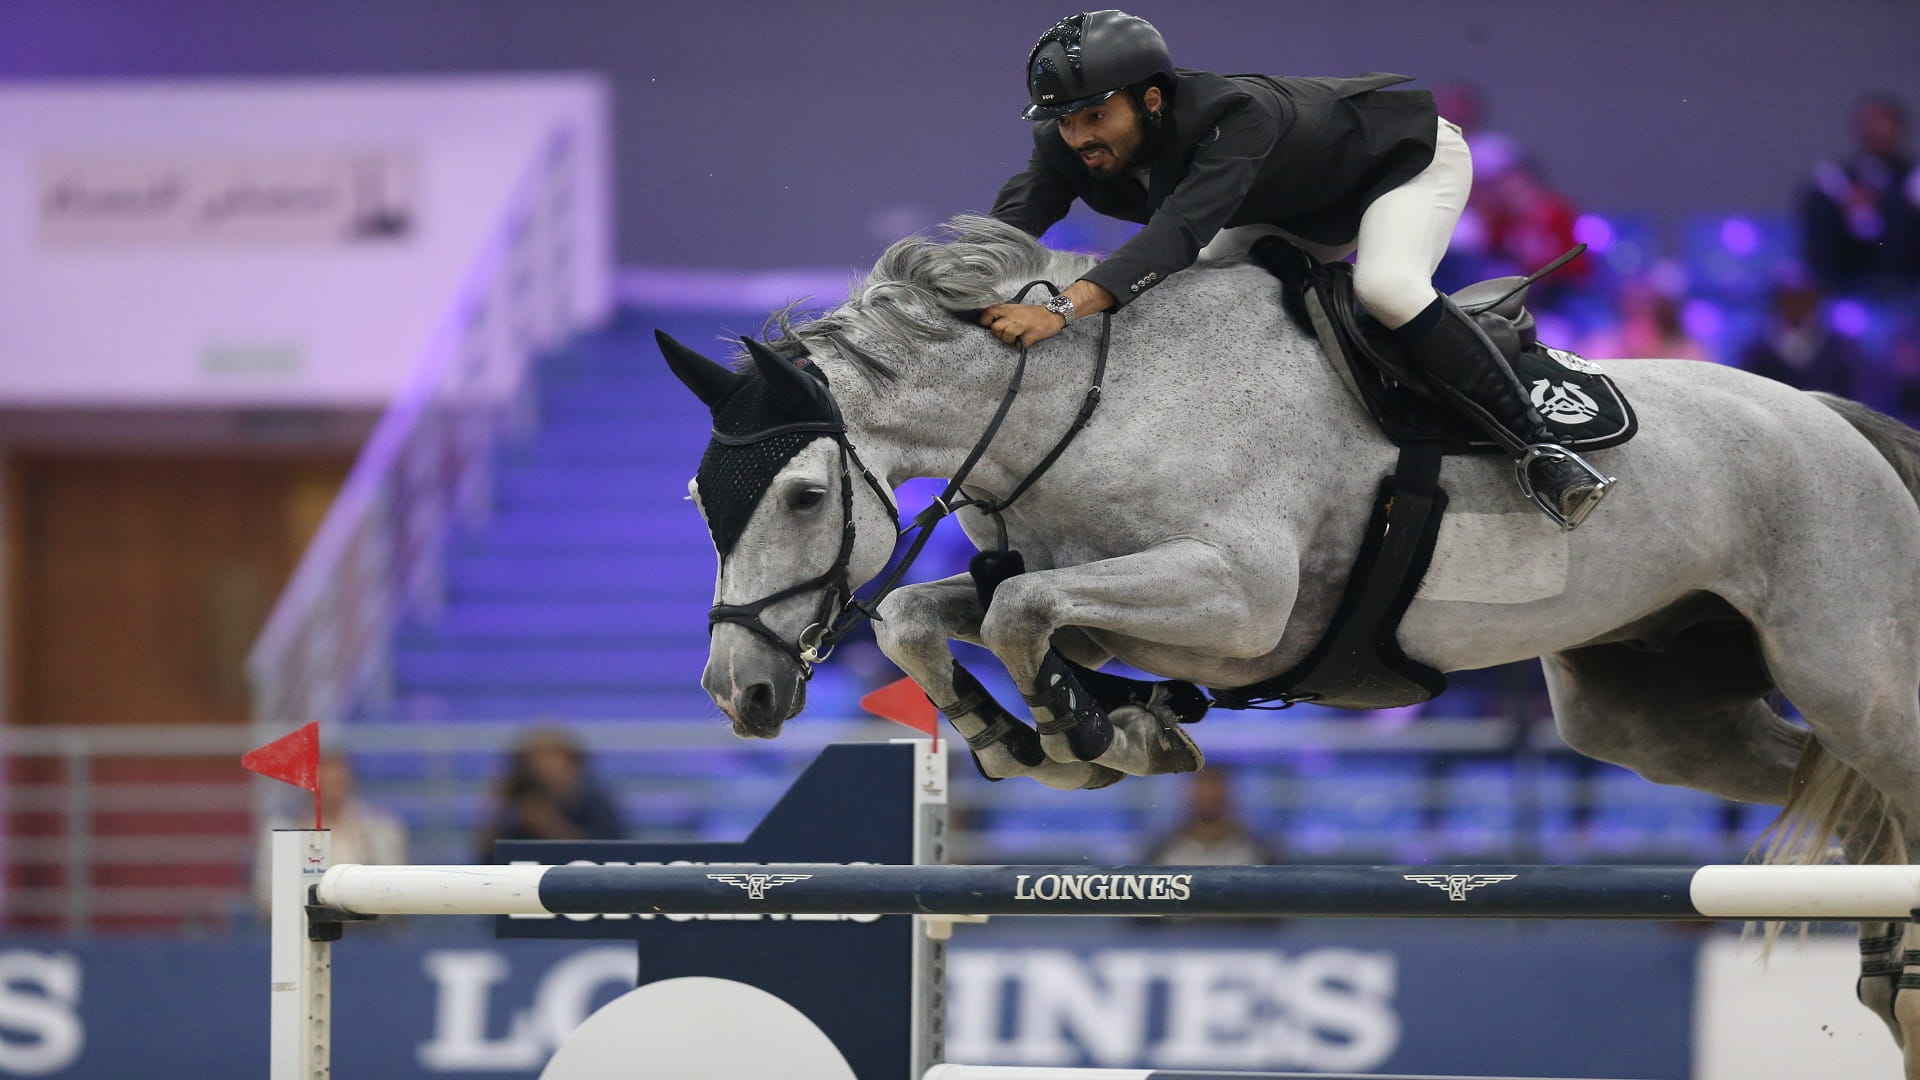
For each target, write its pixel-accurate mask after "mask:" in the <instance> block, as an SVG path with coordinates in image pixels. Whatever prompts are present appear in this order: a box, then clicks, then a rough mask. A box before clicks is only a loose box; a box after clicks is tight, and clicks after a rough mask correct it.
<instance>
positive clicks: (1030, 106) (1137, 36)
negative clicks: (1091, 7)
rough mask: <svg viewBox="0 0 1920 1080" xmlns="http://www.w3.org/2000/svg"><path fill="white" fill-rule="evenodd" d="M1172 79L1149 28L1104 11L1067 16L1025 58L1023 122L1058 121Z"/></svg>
mask: <svg viewBox="0 0 1920 1080" xmlns="http://www.w3.org/2000/svg"><path fill="white" fill-rule="evenodd" d="M1155 80H1158V81H1161V82H1164V83H1167V84H1169V85H1170V84H1171V83H1172V81H1173V58H1172V57H1171V56H1169V55H1168V54H1167V43H1166V41H1165V40H1164V39H1163V38H1161V36H1160V31H1158V30H1155V29H1154V28H1153V24H1152V23H1150V22H1148V21H1147V20H1145V19H1142V18H1140V17H1139V16H1137V15H1129V14H1127V13H1126V12H1124V11H1116V10H1114V9H1112V8H1108V9H1107V10H1105V11H1089V12H1086V13H1084V14H1080V15H1069V16H1067V17H1066V18H1064V19H1061V20H1060V21H1059V22H1057V23H1054V24H1053V25H1052V26H1051V27H1048V28H1047V32H1046V33H1044V34H1041V35H1040V40H1039V41H1037V42H1035V43H1034V46H1033V51H1032V52H1030V53H1028V54H1027V108H1026V111H1025V112H1023V113H1021V114H1020V116H1021V119H1023V120H1058V119H1059V118H1060V117H1062V116H1065V115H1067V114H1068V113H1074V112H1079V111H1080V110H1081V109H1084V108H1086V107H1088V106H1089V105H1097V104H1099V103H1100V102H1102V101H1105V100H1106V99H1108V98H1110V97H1112V96H1113V95H1115V94H1117V93H1120V92H1121V91H1123V90H1130V89H1133V88H1135V87H1138V86H1140V85H1141V84H1143V83H1147V82H1151V81H1155Z"/></svg>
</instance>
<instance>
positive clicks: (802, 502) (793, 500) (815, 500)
mask: <svg viewBox="0 0 1920 1080" xmlns="http://www.w3.org/2000/svg"><path fill="white" fill-rule="evenodd" d="M826 497H827V492H826V489H825V488H814V487H810V488H794V489H793V490H792V491H789V492H787V509H789V510H811V509H813V508H814V507H816V506H819V505H820V500H821V499H824V498H826Z"/></svg>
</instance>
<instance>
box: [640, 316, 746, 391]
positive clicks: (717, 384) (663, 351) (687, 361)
mask: <svg viewBox="0 0 1920 1080" xmlns="http://www.w3.org/2000/svg"><path fill="white" fill-rule="evenodd" d="M653 340H654V341H655V342H657V343H658V344H659V346H660V355H661V356H664V357H666V358H667V366H668V367H670V368H672V369H673V374H674V377H675V378H677V379H679V380H680V381H681V382H682V383H684V384H686V387H687V389H689V390H691V391H693V394H694V396H695V397H697V398H699V399H700V403H701V404H703V405H705V406H706V407H707V408H708V409H718V408H719V407H720V405H721V403H722V402H724V401H726V400H727V398H728V397H729V396H731V395H732V394H733V392H734V390H735V389H737V388H738V387H739V385H740V376H739V375H737V374H735V373H734V372H732V371H730V370H728V369H727V368H725V367H723V366H722V365H720V364H716V363H714V362H713V361H711V360H709V359H707V358H706V357H704V356H701V355H700V354H699V353H697V352H694V351H693V350H692V349H689V348H687V347H686V346H685V345H682V344H680V343H679V342H677V341H675V340H673V338H672V336H671V335H669V334H668V333H667V332H666V331H664V330H655V331H654V332H653Z"/></svg>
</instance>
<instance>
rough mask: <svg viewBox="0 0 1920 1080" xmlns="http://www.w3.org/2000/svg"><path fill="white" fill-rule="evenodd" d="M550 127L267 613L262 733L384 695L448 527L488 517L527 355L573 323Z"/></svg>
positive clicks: (566, 208)
mask: <svg viewBox="0 0 1920 1080" xmlns="http://www.w3.org/2000/svg"><path fill="white" fill-rule="evenodd" d="M571 145H572V143H571V140H570V139H569V138H568V137H567V136H566V134H565V133H564V132H559V133H556V134H555V135H554V136H553V137H552V138H551V139H550V140H549V142H548V144H547V146H546V148H545V149H544V151H543V152H542V153H541V154H540V155H538V157H537V159H536V160H534V161H532V162H530V163H529V165H528V166H527V168H526V170H525V171H524V173H523V174H522V176H521V177H520V178H519V181H518V182H517V183H516V184H515V185H514V188H513V192H512V194H511V195H510V196H509V199H508V201H507V204H506V205H505V206H504V207H503V208H502V212H501V214H500V215H499V218H498V222H497V224H496V226H495V227H494V229H493V231H492V232H491V233H490V234H489V235H488V236H487V237H486V239H485V240H484V242H483V243H482V245H481V247H480V249H479V250H478V251H477V252H476V254H475V258H474V260H473V262H472V264H471V265H470V267H469V270H468V272H467V274H466V276H465V278H464V279H463V281H462V283H461V285H460V287H459V289H458V290H457V292H456V295H455V296H454V297H453V298H452V299H451V301H450V303H449V304H448V306H447V308H446V310H445V311H444V312H443V314H442V316H441V318H440V319H439V320H438V322H437V323H436V325H435V328H434V331H433V333H432V335H431V337H430V339H429V341H428V344H427V346H426V349H425V352H424V353H423V355H422V356H421V357H420V359H419V361H418V362H417V363H416V364H415V365H414V368H413V372H412V374H411V376H410V377H409V378H408V380H407V382H406V384H405V386H404V387H403V388H402V390H401V391H400V393H399V394H398V395H397V396H396V397H395V399H394V401H393V402H392V404H391V405H390V406H389V407H388V409H387V410H386V412H385V414H384V415H383V416H382V417H381V420H380V422H379V424H378V426H377V427H376V428H375V430H374V433H373V435H372V437H371V439H370V440H369V441H368V443H367V445H366V447H365V449H364V450H363V451H362V453H361V454H360V456H359V459H358V460H357V461H356V462H355V463H354V466H353V469H352V470H351V471H350V473H349V474H348V477H347V481H346V483H345V485H344V486H343V487H342V489H341V492H340V495H339V497H338V498H337V499H336V500H335V501H334V504H333V506H332V507H331V508H330V510H329V512H328V514H327V516H326V518H325V519H324V521H323V522H322V524H321V526H320V529H319V531H318V533H317V534H316V535H315V538H314V541H313V543H312V544H311V545H310V546H309V547H308V549H307V551H306V553H305V555H304V557H303V558H302V559H301V560H300V564H299V566H298V568H297V569H296V570H295V572H294V574H293V578H292V580H291V582H290V583H289V584H288V586H287V589H286V591H285V592H284V593H282V594H281V597H280V599H279V601H278V602H277V603H276V604H275V605H274V609H273V611H272V613H271V614H270V615H269V616H268V619H267V623H266V627H265V629H264V630H263V631H262V633H261V635H260V638H259V640H258V642H257V643H256V644H255V645H254V648H253V651H252V652H251V654H250V655H249V657H248V661H247V670H248V674H249V676H250V677H251V680H252V682H253V685H254V695H255V706H254V721H255V729H256V731H257V732H280V731H285V730H288V729H290V728H293V727H297V726H298V725H300V724H302V723H305V722H307V721H309V720H320V721H322V722H330V721H333V720H337V719H338V718H340V717H341V716H342V715H343V713H344V711H345V710H346V709H348V708H350V707H351V706H352V704H353V702H354V701H355V699H356V698H357V697H358V696H359V695H361V694H363V693H369V692H371V693H375V694H378V693H379V692H380V690H381V687H382V685H383V683H384V682H385V678H384V669H385V666H386V664H387V657H388V654H389V652H390V645H391V640H392V635H393V633H394V630H395V628H396V625H397V622H398V620H399V618H400V617H401V615H402V613H403V612H404V611H406V610H407V609H409V608H416V609H427V610H432V609H433V608H435V607H437V605H438V604H439V603H440V599H441V592H442V580H441V566H440V555H441V551H442V548H443V546H444V544H443V541H444V539H445V536H446V533H447V531H448V529H449V528H451V527H452V525H453V524H454V523H455V522H457V521H463V520H465V521H471V520H473V519H476V518H478V517H480V516H482V515H483V514H484V513H485V511H486V508H487V505H488V502H489V499H490V497H491V490H492V489H491V477H490V475H489V470H488V463H489V458H490V453H489V451H490V449H491V447H492V445H493V443H494V442H495V441H496V439H497V438H498V436H499V435H500V434H501V433H502V432H504V431H510V430H512V429H514V428H515V427H517V426H519V425H522V424H524V423H525V422H526V421H527V419H528V418H529V416H530V415H531V411H530V410H531V405H530V402H529V401H528V397H527V381H526V379H525V375H526V372H527V369H528V367H529V365H530V363H531V360H532V358H533V356H534V355H535V354H536V353H538V352H540V351H541V350H544V349H546V348H548V347H550V346H552V345H553V344H555V343H556V342H557V341H558V340H559V339H560V338H562V337H563V336H565V335H567V334H570V333H573V332H575V331H577V330H578V329H579V327H578V326H577V325H576V324H575V318H574V315H573V310H572V309H573V303H572V296H571V294H570V289H571V288H572V286H571V284H570V282H569V280H568V278H569V269H568V260H569V259H570V258H571V250H570V244H571V242H570V240H569V233H570V230H571V229H572V224H571V222H570V221H569V216H570V215H571V214H572V213H574V212H575V211H574V200H573V199H572V198H570V197H569V195H568V191H569V189H570V187H571V186H572V171H573V170H575V169H578V168H583V167H585V166H584V165H582V164H581V163H579V162H576V161H575V158H574V155H573V153H572V152H571V149H570V148H571Z"/></svg>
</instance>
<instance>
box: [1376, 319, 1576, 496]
mask: <svg viewBox="0 0 1920 1080" xmlns="http://www.w3.org/2000/svg"><path fill="white" fill-rule="evenodd" d="M1393 333H1394V337H1395V338H1397V339H1398V340H1399V342H1400V346H1401V348H1402V349H1404V350H1406V352H1407V353H1408V355H1409V356H1410V357H1411V358H1412V359H1413V361H1414V362H1415V363H1417V364H1418V365H1420V367H1421V368H1422V369H1423V370H1424V371H1426V372H1427V373H1428V374H1430V375H1432V376H1433V377H1434V378H1435V379H1438V380H1439V381H1441V382H1443V383H1445V384H1447V385H1448V386H1450V387H1452V388H1453V389H1454V390H1457V391H1459V392H1460V394H1461V395H1463V396H1464V397H1466V398H1467V399H1468V400H1469V401H1471V402H1473V403H1474V404H1475V405H1477V406H1479V407H1480V408H1481V409H1482V410H1484V411H1485V412H1486V413H1487V415H1488V416H1489V417H1491V418H1492V419H1493V420H1494V421H1495V422H1497V423H1498V424H1499V425H1500V426H1501V427H1504V428H1506V429H1507V430H1508V431H1509V432H1511V433H1512V434H1514V435H1515V436H1517V437H1518V438H1519V439H1520V440H1521V441H1522V442H1525V443H1527V444H1528V445H1527V448H1526V452H1525V453H1524V454H1523V455H1521V456H1520V457H1518V458H1517V459H1516V461H1517V472H1518V475H1519V478H1520V489H1521V491H1522V492H1523V493H1524V494H1526V495H1527V497H1528V498H1530V499H1532V500H1533V501H1534V503H1535V504H1536V505H1538V506H1539V507H1540V509H1541V510H1543V511H1545V512H1546V514H1547V516H1548V517H1550V518H1553V519H1554V521H1555V522H1556V523H1558V524H1559V526H1560V527H1561V528H1562V529H1574V528H1577V527H1578V526H1579V525H1580V523H1581V522H1582V521H1585V520H1586V519H1587V515H1588V514H1591V513H1592V512H1593V508H1594V507H1596V506H1598V505H1600V500H1601V499H1603V498H1605V497H1606V494H1607V489H1609V488H1611V487H1612V486H1613V484H1614V480H1613V478H1612V477H1609V476H1604V475H1602V474H1601V473H1599V472H1597V471H1596V470H1594V469H1593V468H1592V467H1591V466H1589V465H1588V464H1587V463H1586V462H1585V461H1583V460H1582V459H1581V458H1580V457H1579V456H1578V455H1576V454H1574V453H1573V452H1572V451H1570V450H1567V449H1566V448H1564V447H1562V446H1560V445H1559V444H1558V442H1557V439H1558V436H1557V435H1555V434H1554V432H1553V429H1552V428H1551V427H1549V426H1547V421H1546V418H1545V417H1543V416H1541V415H1540V413H1539V411H1538V410H1536V409H1535V408H1534V407H1533V402H1532V401H1531V400H1529V399H1528V397H1527V391H1526V388H1525V387H1523V386H1521V385H1520V380H1519V378H1518V377H1516V376H1515V375H1514V373H1513V368H1512V367H1510V366H1508V364H1507V359H1506V357H1504V356H1502V355H1501V354H1500V350H1499V349H1498V348H1496V347H1495V346H1494V344H1493V342H1492V341H1491V340H1489V339H1488V338H1487V335H1486V334H1485V333H1484V332H1482V331H1481V329H1480V328H1479V327H1478V326H1476V325H1474V322H1473V319H1472V318H1471V317H1469V316H1468V315H1467V313H1466V312H1464V311H1461V310H1460V309H1459V308H1458V307H1457V306H1455V304H1454V303H1453V301H1451V300H1449V299H1447V298H1446V297H1444V296H1441V297H1435V298H1434V301H1433V303H1432V304H1431V305H1429V306H1428V307H1427V308H1426V309H1424V310H1423V311H1421V312H1420V314H1418V315H1416V316H1414V317H1413V319H1412V320H1411V321H1410V322H1408V323H1407V324H1406V325H1405V326H1402V327H1400V328H1399V329H1398V330H1395V331H1394V332H1393Z"/></svg>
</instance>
